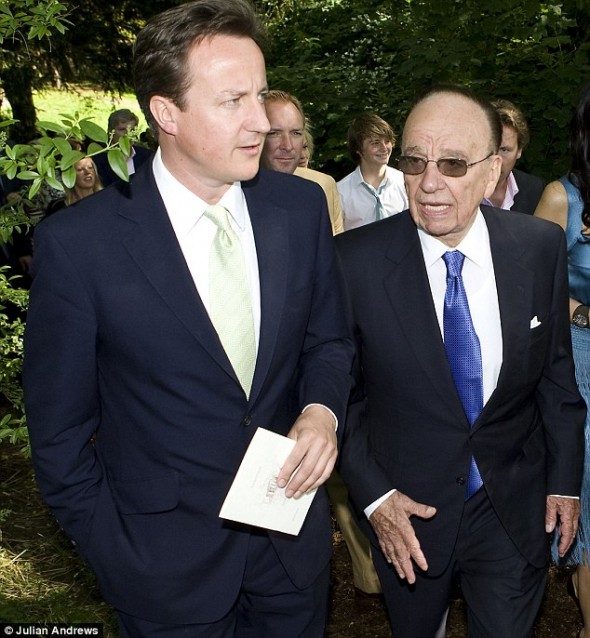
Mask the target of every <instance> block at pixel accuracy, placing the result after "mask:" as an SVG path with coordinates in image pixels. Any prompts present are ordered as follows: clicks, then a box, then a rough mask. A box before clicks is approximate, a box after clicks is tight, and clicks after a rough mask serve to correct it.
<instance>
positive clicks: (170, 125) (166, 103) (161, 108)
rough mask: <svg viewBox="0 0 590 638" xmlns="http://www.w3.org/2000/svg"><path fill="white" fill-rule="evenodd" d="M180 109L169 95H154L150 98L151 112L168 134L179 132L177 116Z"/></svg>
mask: <svg viewBox="0 0 590 638" xmlns="http://www.w3.org/2000/svg"><path fill="white" fill-rule="evenodd" d="M179 110H180V109H179V108H178V107H177V106H176V104H174V102H172V100H170V99H169V98H167V97H162V96H161V95H154V96H153V97H152V98H151V100H150V112H151V114H152V116H153V118H154V119H155V120H156V122H157V123H158V126H159V127H160V129H161V130H162V131H164V133H167V134H168V135H176V134H177V123H176V116H177V114H178V111H179Z"/></svg>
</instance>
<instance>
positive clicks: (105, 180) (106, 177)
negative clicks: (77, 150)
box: [92, 146, 154, 187]
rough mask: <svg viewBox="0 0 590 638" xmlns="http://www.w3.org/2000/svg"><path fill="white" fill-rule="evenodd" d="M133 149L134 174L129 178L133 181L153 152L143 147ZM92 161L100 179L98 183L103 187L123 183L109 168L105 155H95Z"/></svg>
mask: <svg viewBox="0 0 590 638" xmlns="http://www.w3.org/2000/svg"><path fill="white" fill-rule="evenodd" d="M133 148H134V150H135V155H134V156H133V164H134V166H135V173H134V174H133V175H131V176H130V177H131V179H134V176H135V174H136V173H137V172H138V170H139V169H140V168H141V166H143V164H144V163H145V162H147V160H149V159H151V158H152V157H153V156H154V152H153V151H151V150H150V149H148V148H145V147H143V146H134V147H133ZM92 159H93V160H94V163H95V164H96V170H97V171H98V176H99V177H100V181H101V182H102V185H103V186H105V187H106V186H110V185H111V184H116V183H118V182H122V181H123V180H122V179H121V178H120V177H119V176H118V175H117V174H116V173H115V172H114V171H113V169H112V168H111V165H110V164H109V160H108V156H107V154H106V153H100V154H99V155H95V156H94V157H93V158H92Z"/></svg>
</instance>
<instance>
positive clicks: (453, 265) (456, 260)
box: [442, 250, 465, 277]
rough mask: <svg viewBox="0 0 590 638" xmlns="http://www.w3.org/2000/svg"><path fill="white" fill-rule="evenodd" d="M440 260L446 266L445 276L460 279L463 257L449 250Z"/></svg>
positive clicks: (461, 254)
mask: <svg viewBox="0 0 590 638" xmlns="http://www.w3.org/2000/svg"><path fill="white" fill-rule="evenodd" d="M442 258H443V260H444V262H445V264H446V265H447V275H448V276H449V277H460V276H461V271H462V270H463V262H464V261H465V255H464V254H463V253H462V252H460V251H458V250H449V251H447V252H446V253H445V254H444V255H443V256H442Z"/></svg>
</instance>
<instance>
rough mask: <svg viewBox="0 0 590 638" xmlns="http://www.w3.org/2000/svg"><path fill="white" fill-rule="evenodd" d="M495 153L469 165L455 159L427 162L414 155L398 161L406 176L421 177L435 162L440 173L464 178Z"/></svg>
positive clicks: (399, 158) (448, 158)
mask: <svg viewBox="0 0 590 638" xmlns="http://www.w3.org/2000/svg"><path fill="white" fill-rule="evenodd" d="M493 154H494V153H493V152H492V153H490V154H489V155H486V156H485V157H484V158H483V159H480V160H478V161H477V162H471V163H470V164H468V163H467V162H466V161H465V160H464V159H457V158H455V157H443V158H441V159H439V160H427V159H424V158H423V157H414V156H413V155H402V156H401V157H398V159H397V167H398V169H399V170H400V171H401V172H402V173H405V174H406V175H421V174H422V173H423V172H424V171H425V170H426V165H427V164H428V163H429V162H434V163H435V164H436V167H437V168H438V170H439V172H440V173H441V174H442V175H445V176H446V177H463V175H465V173H467V169H468V168H471V167H472V166H475V165H476V164H481V163H482V162H485V161H486V160H487V159H489V158H490V157H492V155H493Z"/></svg>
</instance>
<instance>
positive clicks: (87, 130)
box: [80, 120, 109, 144]
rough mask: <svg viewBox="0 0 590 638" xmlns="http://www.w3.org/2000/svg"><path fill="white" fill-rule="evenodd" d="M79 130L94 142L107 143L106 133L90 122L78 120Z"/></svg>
mask: <svg viewBox="0 0 590 638" xmlns="http://www.w3.org/2000/svg"><path fill="white" fill-rule="evenodd" d="M80 128H81V129H82V133H84V135H86V137H89V138H90V139H91V140H94V141H95V142H101V143H102V144H107V143H108V141H109V136H108V134H107V132H106V131H105V130H104V129H103V128H102V127H100V126H98V124H95V123H94V122H91V121H90V120H80Z"/></svg>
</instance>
